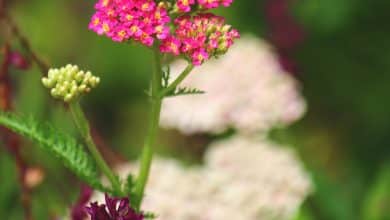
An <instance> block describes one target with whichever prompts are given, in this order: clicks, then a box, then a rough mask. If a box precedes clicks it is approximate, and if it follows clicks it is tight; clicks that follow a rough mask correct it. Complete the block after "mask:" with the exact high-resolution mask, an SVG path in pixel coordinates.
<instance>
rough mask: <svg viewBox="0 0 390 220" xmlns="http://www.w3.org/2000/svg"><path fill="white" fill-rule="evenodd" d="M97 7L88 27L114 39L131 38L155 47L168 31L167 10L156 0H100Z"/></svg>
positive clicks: (124, 39) (119, 40)
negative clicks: (156, 42)
mask: <svg viewBox="0 0 390 220" xmlns="http://www.w3.org/2000/svg"><path fill="white" fill-rule="evenodd" d="M95 8H96V13H95V14H94V15H93V16H92V20H91V23H90V24H89V28H90V29H91V30H93V31H95V32H96V33H98V34H99V35H106V36H107V37H109V38H111V39H112V40H113V41H117V42H123V41H127V40H130V39H132V40H135V41H137V42H140V43H142V44H144V45H146V46H152V45H153V43H154V41H155V39H156V38H157V39H165V38H166V37H167V35H168V33H169V27H168V25H167V24H168V22H169V21H170V18H169V16H168V12H167V10H166V9H165V8H164V7H163V5H162V4H161V5H157V4H156V2H155V1H153V0H99V1H98V3H97V4H96V5H95Z"/></svg>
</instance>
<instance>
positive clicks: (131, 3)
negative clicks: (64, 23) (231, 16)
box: [89, 0, 239, 65]
mask: <svg viewBox="0 0 390 220" xmlns="http://www.w3.org/2000/svg"><path fill="white" fill-rule="evenodd" d="M156 2H158V3H156ZM232 2H233V0H174V1H173V2H168V1H165V0H163V1H156V0H99V1H98V2H97V4H96V5H95V9H96V12H95V14H94V15H93V16H92V19H91V22H90V24H89V28H90V29H91V30H93V31H95V32H96V33H97V34H99V35H105V36H107V37H109V38H111V39H112V40H113V41H117V42H124V41H128V40H134V41H137V42H140V43H141V44H143V45H146V46H149V47H150V46H152V45H153V44H154V43H155V42H156V41H158V42H159V45H160V51H161V52H163V53H171V54H174V55H185V56H186V57H187V58H189V59H190V60H191V61H192V62H193V64H194V65H200V64H202V63H203V62H204V61H205V60H208V59H209V58H210V57H213V56H218V55H221V54H224V53H225V52H226V51H227V49H228V48H229V47H230V46H231V45H232V44H233V41H234V40H235V39H237V38H239V33H238V32H237V30H235V29H232V28H231V26H230V25H226V24H225V19H224V18H223V17H219V16H216V15H213V14H210V13H209V14H197V15H195V16H190V15H181V16H179V17H177V12H179V13H180V12H190V11H192V9H195V10H194V11H193V12H196V11H199V10H200V11H203V10H206V9H211V8H216V7H219V6H221V5H223V6H226V7H227V6H229V5H230V4H231V3H232ZM193 6H196V7H193ZM170 13H172V14H174V16H175V17H177V18H176V19H175V20H174V24H172V23H171V18H170ZM171 28H172V31H171ZM156 45H157V44H156Z"/></svg>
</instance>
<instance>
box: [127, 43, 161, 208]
mask: <svg viewBox="0 0 390 220" xmlns="http://www.w3.org/2000/svg"><path fill="white" fill-rule="evenodd" d="M154 53H155V70H154V74H153V77H152V85H151V86H152V94H151V96H152V99H151V111H150V119H149V120H150V121H149V128H148V133H147V136H146V139H145V143H144V147H143V150H142V156H141V165H140V169H139V173H138V178H137V181H136V185H135V188H134V193H135V197H136V198H134V199H135V201H134V204H133V205H134V206H135V208H136V209H138V210H139V209H140V207H141V203H142V199H143V196H144V192H145V186H146V183H147V181H148V177H149V173H150V168H151V165H152V159H153V153H154V144H155V142H156V136H157V131H158V125H159V121H160V112H161V103H162V98H161V97H159V96H158V95H159V93H160V90H161V88H162V85H161V82H162V67H161V57H160V53H159V51H158V50H155V52H154Z"/></svg>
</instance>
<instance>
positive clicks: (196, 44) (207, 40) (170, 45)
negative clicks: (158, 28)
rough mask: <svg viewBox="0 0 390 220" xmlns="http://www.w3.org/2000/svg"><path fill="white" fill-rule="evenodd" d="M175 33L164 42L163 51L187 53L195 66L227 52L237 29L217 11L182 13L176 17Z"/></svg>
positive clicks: (237, 36) (175, 53)
mask: <svg viewBox="0 0 390 220" xmlns="http://www.w3.org/2000/svg"><path fill="white" fill-rule="evenodd" d="M175 26H176V30H175V34H174V35H172V36H170V37H168V38H166V39H165V40H163V41H162V44H161V46H160V50H161V51H162V52H164V53H172V54H174V55H180V54H184V55H186V56H187V57H189V58H190V59H191V60H192V62H193V64H194V65H201V64H202V63H203V62H204V61H206V60H208V59H209V58H210V57H212V56H218V55H222V54H224V53H226V51H227V50H228V49H229V47H230V46H231V45H232V44H233V42H234V40H235V39H237V38H239V37H240V34H239V33H238V31H237V30H235V29H232V28H231V26H230V25H226V24H225V19H224V18H223V17H220V16H216V15H213V14H210V13H209V14H198V15H196V16H193V17H191V16H181V17H179V18H177V19H175Z"/></svg>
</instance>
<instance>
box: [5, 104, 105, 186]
mask: <svg viewBox="0 0 390 220" xmlns="http://www.w3.org/2000/svg"><path fill="white" fill-rule="evenodd" d="M0 125H2V126H4V127H7V128H8V129H10V130H12V131H14V132H15V133H17V134H19V135H21V136H23V137H25V138H28V139H30V140H31V141H33V142H34V143H36V144H37V145H38V146H40V147H42V148H43V149H44V150H47V151H49V152H51V153H52V154H54V155H55V156H57V157H59V158H60V159H61V160H62V161H63V162H64V164H65V166H67V167H68V168H69V169H70V170H71V171H73V172H74V173H75V174H76V175H77V176H78V177H79V178H80V179H82V180H83V181H85V182H86V183H88V184H89V185H91V186H92V187H93V188H95V189H97V190H101V191H105V192H107V191H109V190H108V189H106V188H105V187H104V186H103V185H102V184H101V182H100V180H99V174H98V172H97V169H96V165H95V163H94V161H93V160H92V159H91V158H90V156H89V155H88V154H87V153H86V152H85V151H84V149H83V146H82V145H80V144H78V143H77V141H76V140H75V139H74V138H72V137H71V136H68V135H65V134H63V133H61V132H59V131H58V130H56V129H54V128H53V127H52V126H50V125H49V124H40V123H38V122H37V121H36V120H34V119H33V118H31V117H19V116H17V115H15V114H12V113H6V112H2V111H0Z"/></svg>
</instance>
